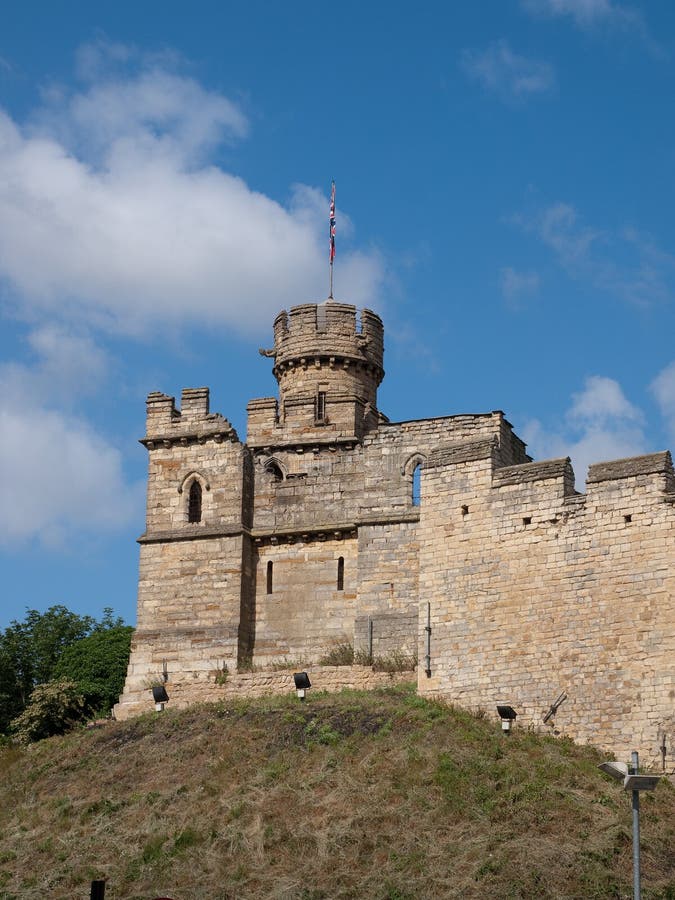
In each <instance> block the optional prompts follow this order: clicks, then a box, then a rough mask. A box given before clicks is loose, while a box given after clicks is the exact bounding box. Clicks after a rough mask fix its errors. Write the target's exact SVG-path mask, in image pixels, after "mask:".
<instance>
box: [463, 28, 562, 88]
mask: <svg viewBox="0 0 675 900" xmlns="http://www.w3.org/2000/svg"><path fill="white" fill-rule="evenodd" d="M460 65H461V67H462V69H463V70H464V72H465V73H466V74H467V75H468V76H469V77H470V78H473V79H474V80H475V81H478V82H479V83H480V84H482V86H483V87H484V88H486V89H487V90H489V91H493V92H494V93H496V94H499V95H500V96H501V97H502V98H503V99H524V98H525V97H528V96H530V95H532V94H542V93H546V92H548V91H550V90H551V89H552V87H553V86H554V84H555V73H554V70H553V67H552V66H551V65H550V64H549V63H546V62H541V61H538V60H533V59H528V58H527V57H525V56H519V55H518V54H517V53H514V52H513V50H512V49H511V47H510V46H509V44H508V42H507V41H505V40H500V41H495V42H494V43H492V44H490V46H489V47H487V48H486V49H485V50H464V51H463V53H462V55H461V58H460Z"/></svg>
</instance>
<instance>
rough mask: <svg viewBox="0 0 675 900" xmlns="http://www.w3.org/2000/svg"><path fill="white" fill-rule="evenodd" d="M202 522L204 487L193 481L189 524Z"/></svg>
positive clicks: (189, 505) (189, 506) (189, 500)
mask: <svg viewBox="0 0 675 900" xmlns="http://www.w3.org/2000/svg"><path fill="white" fill-rule="evenodd" d="M201 520H202V486H201V484H200V483H199V482H198V481H193V482H192V484H191V485H190V493H189V494H188V522H201Z"/></svg>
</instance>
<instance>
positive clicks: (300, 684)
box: [293, 672, 312, 700]
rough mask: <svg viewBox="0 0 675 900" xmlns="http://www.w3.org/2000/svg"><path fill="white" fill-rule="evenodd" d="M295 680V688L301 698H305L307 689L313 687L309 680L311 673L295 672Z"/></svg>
mask: <svg viewBox="0 0 675 900" xmlns="http://www.w3.org/2000/svg"><path fill="white" fill-rule="evenodd" d="M293 681H294V682H295V690H296V691H297V693H298V698H299V699H300V700H304V699H305V691H306V690H307V688H311V686H312V684H311V682H310V680H309V675H308V674H307V672H295V673H294V674H293Z"/></svg>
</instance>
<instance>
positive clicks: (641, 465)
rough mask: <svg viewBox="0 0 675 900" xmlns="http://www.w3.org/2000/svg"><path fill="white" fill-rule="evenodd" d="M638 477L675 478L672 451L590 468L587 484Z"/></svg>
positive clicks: (618, 460) (596, 464)
mask: <svg viewBox="0 0 675 900" xmlns="http://www.w3.org/2000/svg"><path fill="white" fill-rule="evenodd" d="M637 475H670V476H671V478H672V476H673V460H672V457H671V455H670V451H668V450H663V451H661V452H660V453H649V454H647V455H645V456H629V457H627V458H625V459H613V460H611V461H610V462H600V463H595V464H594V465H591V466H589V468H588V478H587V479H586V484H597V483H598V482H600V481H614V480H616V479H618V478H634V477H636V476H637Z"/></svg>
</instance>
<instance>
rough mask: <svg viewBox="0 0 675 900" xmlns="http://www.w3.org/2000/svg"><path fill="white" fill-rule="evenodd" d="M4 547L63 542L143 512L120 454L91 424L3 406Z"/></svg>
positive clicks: (0, 533) (0, 528)
mask: <svg viewBox="0 0 675 900" xmlns="http://www.w3.org/2000/svg"><path fill="white" fill-rule="evenodd" d="M0 431H1V432H2V442H1V443H0V492H1V494H2V498H3V501H2V505H1V506H0V543H3V544H13V543H16V542H21V541H25V540H28V539H31V538H38V539H39V540H41V541H43V542H44V543H46V544H60V543H62V542H63V541H64V540H65V538H66V537H67V536H68V535H69V534H70V533H72V532H73V531H89V530H96V529H99V530H110V529H117V528H121V527H123V526H125V525H128V524H129V522H130V521H131V520H132V519H133V518H134V517H135V516H137V514H138V512H139V510H140V508H141V507H140V502H139V501H140V498H141V496H142V494H141V492H140V488H138V487H137V488H134V487H130V486H129V485H128V484H127V483H126V482H125V479H124V475H123V473H122V464H121V455H120V453H119V451H118V450H117V449H115V448H114V447H111V446H110V445H109V444H108V443H107V442H106V441H105V440H104V439H102V438H101V437H100V436H98V435H96V434H95V433H94V432H93V431H92V430H91V429H90V428H89V427H88V426H87V425H86V424H85V423H84V422H82V421H80V420H78V419H76V418H74V417H68V416H64V415H63V414H62V413H59V412H56V411H54V410H49V409H45V408H41V407H35V406H34V407H23V408H21V409H16V408H7V407H5V406H3V407H1V408H0Z"/></svg>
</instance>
